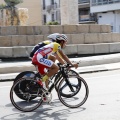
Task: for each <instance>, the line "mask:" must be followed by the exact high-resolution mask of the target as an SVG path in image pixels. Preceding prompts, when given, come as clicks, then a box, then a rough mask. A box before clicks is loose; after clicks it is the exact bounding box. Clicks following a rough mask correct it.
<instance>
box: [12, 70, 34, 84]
mask: <svg viewBox="0 0 120 120" xmlns="http://www.w3.org/2000/svg"><path fill="white" fill-rule="evenodd" d="M34 76H35V72H33V71H24V72H21V73H19V74H18V75H17V76H16V78H15V79H14V82H16V81H17V80H18V79H20V78H23V77H24V78H26V77H32V78H33V77H34Z"/></svg>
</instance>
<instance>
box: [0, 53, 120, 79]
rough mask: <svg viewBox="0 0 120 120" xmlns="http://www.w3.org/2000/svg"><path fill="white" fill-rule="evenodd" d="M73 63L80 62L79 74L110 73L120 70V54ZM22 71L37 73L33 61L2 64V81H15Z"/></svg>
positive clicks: (83, 59) (77, 59)
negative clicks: (109, 71)
mask: <svg viewBox="0 0 120 120" xmlns="http://www.w3.org/2000/svg"><path fill="white" fill-rule="evenodd" d="M71 61H77V62H79V63H80V64H79V68H78V69H76V71H77V72H78V73H81V74H84V73H89V72H98V71H108V70H113V69H120V53H117V54H111V55H100V56H91V57H81V58H80V57H79V58H71ZM22 71H35V67H34V66H33V65H32V64H31V61H27V62H7V63H6V62H1V63H0V81H8V80H13V79H14V78H15V76H16V75H17V74H19V73H20V72H22Z"/></svg>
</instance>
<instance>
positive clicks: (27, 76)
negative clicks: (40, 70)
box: [14, 71, 35, 100]
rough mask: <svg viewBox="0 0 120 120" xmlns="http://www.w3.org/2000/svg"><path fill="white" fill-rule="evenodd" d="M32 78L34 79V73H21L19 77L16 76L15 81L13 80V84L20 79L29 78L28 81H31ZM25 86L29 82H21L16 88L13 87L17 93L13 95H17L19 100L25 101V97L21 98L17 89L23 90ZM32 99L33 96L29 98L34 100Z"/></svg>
mask: <svg viewBox="0 0 120 120" xmlns="http://www.w3.org/2000/svg"><path fill="white" fill-rule="evenodd" d="M34 77H35V73H34V72H32V71H24V72H21V73H20V74H19V75H17V76H16V78H15V80H14V84H15V83H16V82H17V81H19V80H22V79H21V78H25V79H29V78H30V79H31V78H34ZM27 84H29V81H23V82H22V83H21V85H20V84H19V85H17V86H16V87H15V90H16V91H18V92H15V93H16V95H17V96H18V97H19V98H20V99H23V100H26V98H25V97H23V96H21V95H20V94H19V89H21V90H24V89H25V87H26V85H27ZM34 98H35V96H34V97H31V98H30V99H34Z"/></svg>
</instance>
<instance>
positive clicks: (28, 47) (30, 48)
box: [25, 46, 34, 55]
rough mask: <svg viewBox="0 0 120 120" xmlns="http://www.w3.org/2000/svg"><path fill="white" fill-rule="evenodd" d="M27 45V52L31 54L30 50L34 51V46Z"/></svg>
mask: <svg viewBox="0 0 120 120" xmlns="http://www.w3.org/2000/svg"><path fill="white" fill-rule="evenodd" d="M25 47H26V51H27V54H28V55H30V52H31V51H32V49H33V47H34V46H25Z"/></svg>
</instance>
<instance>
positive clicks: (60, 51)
mask: <svg viewBox="0 0 120 120" xmlns="http://www.w3.org/2000/svg"><path fill="white" fill-rule="evenodd" d="M59 53H60V55H61V56H62V58H63V59H64V60H65V61H66V63H69V64H70V65H73V66H74V67H75V68H77V67H78V64H73V63H72V62H71V61H70V60H69V58H68V57H67V55H65V54H64V53H63V51H62V50H59Z"/></svg>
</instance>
